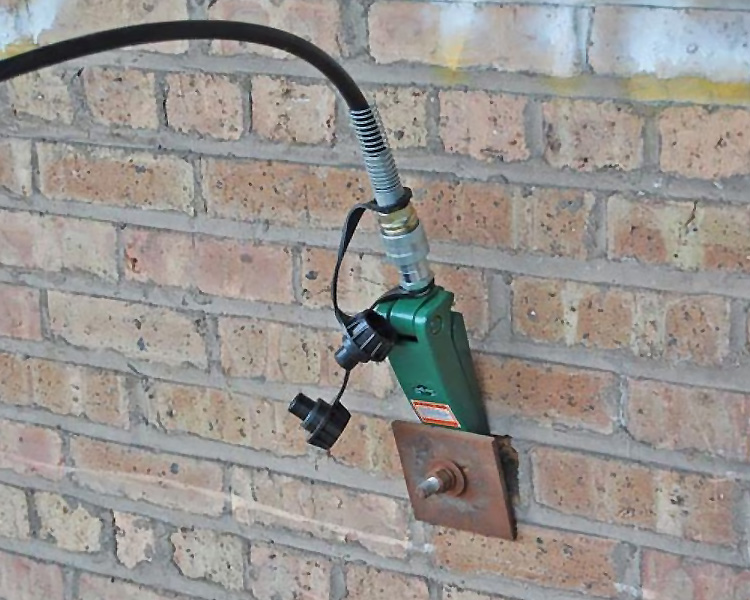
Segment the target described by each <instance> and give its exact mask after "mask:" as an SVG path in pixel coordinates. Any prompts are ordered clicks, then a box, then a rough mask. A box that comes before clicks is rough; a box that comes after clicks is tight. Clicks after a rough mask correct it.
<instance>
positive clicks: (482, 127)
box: [440, 91, 530, 162]
mask: <svg viewBox="0 0 750 600" xmlns="http://www.w3.org/2000/svg"><path fill="white" fill-rule="evenodd" d="M525 109H526V99H525V98H523V97H521V96H508V95H505V94H489V93H487V92H459V91H445V92H440V137H441V139H442V140H443V146H445V150H446V151H447V152H450V153H454V154H465V155H468V156H471V157H472V158H477V159H480V160H489V161H491V160H496V159H499V160H500V161H501V162H510V161H517V160H525V159H527V158H529V156H530V153H529V149H528V147H527V146H526V134H525V125H524V110H525Z"/></svg>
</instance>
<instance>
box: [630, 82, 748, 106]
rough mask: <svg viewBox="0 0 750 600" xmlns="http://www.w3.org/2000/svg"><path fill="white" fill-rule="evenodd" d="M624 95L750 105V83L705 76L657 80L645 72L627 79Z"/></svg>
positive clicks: (662, 99) (653, 98) (644, 99)
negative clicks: (726, 81) (719, 80)
mask: <svg viewBox="0 0 750 600" xmlns="http://www.w3.org/2000/svg"><path fill="white" fill-rule="evenodd" d="M622 87H623V95H626V96H628V97H629V98H632V99H633V100H640V101H643V102H656V101H664V100H668V101H682V102H691V103H695V104H743V105H744V104H750V83H744V82H729V83H723V82H718V81H710V80H708V79H704V78H702V77H679V78H675V79H657V78H656V77H652V76H648V75H643V76H638V77H631V78H629V79H625V80H624V81H623V83H622Z"/></svg>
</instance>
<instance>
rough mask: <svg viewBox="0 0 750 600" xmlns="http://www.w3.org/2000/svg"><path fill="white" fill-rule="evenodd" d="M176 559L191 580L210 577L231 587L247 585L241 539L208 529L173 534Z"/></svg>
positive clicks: (212, 580) (181, 531)
mask: <svg viewBox="0 0 750 600" xmlns="http://www.w3.org/2000/svg"><path fill="white" fill-rule="evenodd" d="M170 540H171V541H172V546H173V547H174V562H175V564H176V565H177V567H178V568H179V569H180V572H181V573H182V574H183V575H185V577H189V578H190V579H206V580H208V581H211V582H213V583H218V584H219V585H221V586H223V587H225V588H227V589H230V590H241V589H242V588H243V581H244V579H243V554H244V544H243V543H242V540H241V539H240V538H237V537H234V536H231V535H221V534H218V533H216V532H214V531H207V530H204V529H187V528H182V529H180V531H178V532H177V533H174V534H172V536H171V538H170Z"/></svg>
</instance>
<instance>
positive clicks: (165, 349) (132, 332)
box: [48, 292, 207, 367]
mask: <svg viewBox="0 0 750 600" xmlns="http://www.w3.org/2000/svg"><path fill="white" fill-rule="evenodd" d="M48 304H49V315H50V328H51V329H52V331H53V333H54V334H56V335H59V336H60V337H62V338H63V339H65V340H66V341H67V342H68V343H70V344H73V345H74V346H84V347H86V348H92V349H94V350H104V349H111V350H114V351H116V352H120V353H122V354H123V355H124V356H127V357H129V358H135V359H143V360H155V361H159V362H163V363H165V364H169V365H174V366H179V365H183V364H185V363H189V364H192V365H195V366H197V367H205V366H206V365H207V359H206V350H205V345H204V342H203V338H202V337H201V334H200V332H199V329H200V326H201V322H200V321H198V322H195V321H194V320H193V319H191V318H190V317H188V316H187V315H184V314H181V313H178V312H176V311H173V310H169V309H166V308H157V307H153V306H148V305H145V304H136V303H133V302H121V301H119V300H110V299H107V298H92V297H89V296H74V295H71V294H62V293H60V292H50V293H49V296H48Z"/></svg>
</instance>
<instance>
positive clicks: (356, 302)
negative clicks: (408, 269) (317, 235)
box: [301, 248, 489, 337]
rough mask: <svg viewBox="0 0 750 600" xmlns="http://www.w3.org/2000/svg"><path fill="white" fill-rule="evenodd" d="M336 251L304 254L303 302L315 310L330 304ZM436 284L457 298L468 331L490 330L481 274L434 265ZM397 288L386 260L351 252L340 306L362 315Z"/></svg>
mask: <svg viewBox="0 0 750 600" xmlns="http://www.w3.org/2000/svg"><path fill="white" fill-rule="evenodd" d="M335 264H336V252H334V251H333V250H326V249H322V248H307V249H304V250H303V252H302V270H301V274H302V277H301V286H302V303H303V304H304V305H306V306H310V307H312V308H328V307H329V306H330V305H331V285H330V284H331V276H332V274H333V270H334V266H335ZM431 267H432V269H433V271H434V273H435V278H436V281H437V282H438V283H439V284H440V285H443V286H445V287H446V288H447V289H448V290H450V291H451V292H453V293H454V294H455V295H456V305H455V309H456V310H457V311H458V312H461V313H463V315H464V318H465V319H466V326H467V329H468V330H469V331H470V332H471V333H472V334H473V335H474V336H476V337H482V336H484V335H486V334H487V331H488V329H489V300H488V292H487V282H486V280H485V277H484V274H483V273H482V272H481V271H478V270H474V269H468V268H466V267H453V266H449V265H444V264H438V263H433V264H432V265H431ZM396 285H398V271H397V270H396V269H395V267H393V266H391V265H390V264H389V263H387V262H386V261H385V260H384V259H382V258H380V257H376V256H372V255H368V254H354V253H350V254H349V255H347V256H346V257H345V259H344V262H343V264H342V267H341V272H340V275H339V288H338V297H339V302H340V304H341V307H342V308H343V309H344V310H348V311H351V312H359V311H360V310H362V309H363V308H365V307H367V306H369V305H370V304H372V302H373V301H375V300H376V299H377V298H378V297H379V296H380V295H381V294H383V293H385V292H386V291H388V290H389V289H390V288H392V287H394V286H396Z"/></svg>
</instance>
